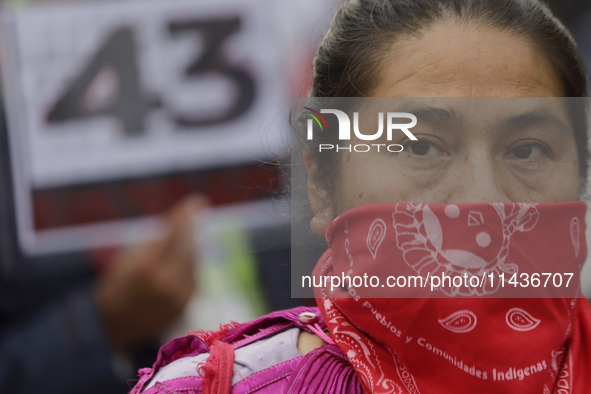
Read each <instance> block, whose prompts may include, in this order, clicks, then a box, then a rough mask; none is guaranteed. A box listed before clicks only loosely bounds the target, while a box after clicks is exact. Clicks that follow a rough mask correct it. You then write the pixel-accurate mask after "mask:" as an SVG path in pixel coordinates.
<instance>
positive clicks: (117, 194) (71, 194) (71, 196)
mask: <svg viewBox="0 0 591 394" xmlns="http://www.w3.org/2000/svg"><path fill="white" fill-rule="evenodd" d="M280 178H281V168H280V167H279V166H278V165H275V164H266V165H258V164H257V165H250V166H243V167H232V168H224V169H215V170H208V171H201V172H192V173H184V174H175V175H168V176H159V177H150V178H143V179H134V180H127V181H114V182H105V183H100V184H92V185H84V186H69V187H60V188H55V189H43V190H35V191H33V209H34V218H35V228H36V229H37V230H48V229H56V228H61V227H68V226H73V225H82V224H93V223H99V222H104V221H110V220H121V219H129V218H136V217H141V216H148V215H156V214H161V213H164V212H166V211H168V210H169V209H170V208H171V207H172V206H173V205H174V204H175V203H177V202H178V201H179V200H181V199H182V198H184V197H186V196H188V195H190V194H195V193H203V194H205V195H206V196H207V197H208V198H209V200H210V201H211V203H212V204H213V205H226V204H233V203H238V202H243V201H249V200H255V199H261V198H265V197H270V196H272V195H273V194H274V191H276V190H277V189H278V188H279V185H280Z"/></svg>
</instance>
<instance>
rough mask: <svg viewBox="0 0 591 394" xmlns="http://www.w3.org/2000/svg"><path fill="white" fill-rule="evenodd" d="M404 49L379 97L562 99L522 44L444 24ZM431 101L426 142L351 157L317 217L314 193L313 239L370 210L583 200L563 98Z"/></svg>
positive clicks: (551, 76) (537, 56)
mask: <svg viewBox="0 0 591 394" xmlns="http://www.w3.org/2000/svg"><path fill="white" fill-rule="evenodd" d="M401 41H403V43H402V44H397V45H395V46H393V47H392V48H391V50H390V51H389V52H388V53H387V54H386V55H385V56H384V58H383V61H382V68H381V70H380V71H379V72H378V80H377V83H376V86H375V88H374V91H373V92H372V94H371V95H372V96H373V97H434V98H437V97H439V98H440V97H468V98H469V97H562V96H564V93H563V89H562V86H561V83H560V81H559V79H558V78H557V76H556V75H555V72H554V70H553V68H552V66H551V65H550V63H549V61H548V60H547V59H546V57H545V56H544V55H543V54H542V53H541V52H539V51H538V50H537V49H535V48H534V47H533V46H532V45H530V44H529V43H528V42H527V41H525V40H524V39H523V38H520V37H515V36H512V35H510V34H508V33H505V32H502V31H499V30H496V29H492V28H485V27H474V26H472V27H467V26H459V25H453V24H440V25H436V26H434V27H433V28H431V29H430V30H428V31H426V32H424V34H423V35H422V36H421V37H420V38H415V37H413V38H410V39H406V40H401ZM444 101H445V103H444ZM426 102H427V101H424V100H423V101H421V103H423V106H424V103H426ZM431 102H432V105H429V106H430V107H434V108H431V109H432V111H430V112H429V111H426V112H427V113H430V115H428V116H425V117H420V116H419V117H418V118H419V121H418V124H417V126H416V127H414V128H413V129H412V132H413V134H414V135H415V136H416V137H417V138H418V141H410V140H409V139H408V138H406V136H405V135H404V134H403V133H399V134H400V135H399V136H397V138H398V140H393V141H392V143H398V144H401V145H403V146H404V151H403V152H401V153H394V154H393V153H387V152H386V153H383V152H382V153H377V152H376V153H357V154H356V153H351V154H350V153H348V152H343V156H341V158H340V160H341V164H340V165H341V167H340V179H339V182H338V188H337V196H338V197H337V198H336V201H334V205H333V206H332V207H326V208H324V209H314V208H315V207H319V206H320V205H319V204H317V201H315V200H317V199H318V198H319V195H320V194H319V193H318V191H317V190H316V189H315V188H314V187H311V188H310V198H311V202H312V207H313V210H314V214H315V217H314V219H313V220H312V229H313V230H314V231H315V232H317V233H320V234H322V233H324V230H325V228H326V225H327V224H328V222H329V221H330V220H331V219H332V218H333V217H334V215H335V214H340V213H342V212H344V211H347V210H349V209H351V208H354V207H357V206H361V205H367V204H376V203H393V202H400V203H419V202H421V203H427V202H428V203H482V202H556V201H572V200H577V199H578V198H579V175H578V174H579V162H578V159H577V150H576V145H575V139H574V134H573V132H572V129H571V127H570V122H569V118H568V114H567V112H566V110H565V109H564V107H563V106H562V105H559V104H557V103H558V102H559V100H556V99H531V100H529V99H528V100H521V101H519V100H517V102H518V103H519V104H518V105H516V104H515V103H516V101H515V99H513V100H511V99H508V100H499V99H478V100H472V101H470V100H453V99H452V100H448V101H446V100H437V99H434V100H431ZM433 109H435V110H433ZM458 114H459V116H457V115H458ZM474 114H476V115H474ZM516 119H517V120H521V123H520V122H519V121H516ZM524 119H525V120H527V121H526V122H525V123H524V122H523V120H524ZM511 122H513V123H511ZM528 122H529V123H528ZM511 125H512V126H511ZM374 130H375V129H374ZM363 142H364V141H354V140H352V141H351V143H352V144H355V143H363Z"/></svg>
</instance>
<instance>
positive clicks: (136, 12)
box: [1, 0, 288, 251]
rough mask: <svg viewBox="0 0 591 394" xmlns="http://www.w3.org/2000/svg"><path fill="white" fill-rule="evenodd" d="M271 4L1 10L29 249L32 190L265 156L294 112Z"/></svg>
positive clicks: (152, 3)
mask: <svg viewBox="0 0 591 394" xmlns="http://www.w3.org/2000/svg"><path fill="white" fill-rule="evenodd" d="M268 9H269V7H267V6H266V3H265V2H264V1H262V0H261V1H257V0H254V1H243V0H224V1H219V0H201V1H194V0H157V1H156V0H139V1H135V0H134V1H126V2H120V1H117V2H111V1H100V2H96V3H88V2H82V3H71V2H68V3H65V4H53V5H51V4H48V5H36V6H33V7H28V8H15V9H10V8H7V9H5V10H3V12H2V17H3V19H2V33H1V36H2V38H3V41H4V42H3V53H2V57H1V59H2V61H3V64H2V71H3V80H4V90H5V97H6V99H5V100H6V106H7V112H8V121H9V136H10V142H11V151H12V155H13V168H14V173H15V176H14V178H15V182H16V188H17V190H16V200H17V205H18V206H17V210H18V223H19V231H20V233H21V241H22V243H23V244H24V245H23V246H24V247H25V249H26V250H28V251H35V250H39V248H38V245H37V246H34V244H35V243H36V242H37V241H38V239H36V238H35V237H36V235H35V231H34V230H33V229H34V223H33V214H32V212H31V210H32V208H31V196H30V194H31V190H32V189H47V188H57V187H61V186H71V185H75V184H87V183H93V182H101V181H108V180H113V179H119V178H133V177H142V176H149V175H154V174H159V173H162V174H166V173H172V172H175V171H185V170H197V169H202V168H210V167H216V166H226V165H239V164H241V163H252V162H253V161H254V160H257V159H265V158H266V156H267V153H268V152H269V151H270V150H271V151H272V148H273V144H274V143H277V142H278V141H281V139H282V138H281V137H280V136H279V134H280V130H282V131H286V127H285V124H280V120H279V119H282V117H286V116H284V115H285V108H287V107H288V106H287V105H286V102H287V100H286V99H287V97H286V96H287V94H288V93H286V92H284V89H283V86H284V84H283V83H282V79H281V73H280V60H281V59H280V56H279V51H278V48H279V45H278V44H279V43H278V42H275V41H274V35H273V34H269V32H270V31H272V28H273V27H272V26H270V25H269V23H270V21H271V20H272V17H271V15H269V11H268ZM37 235H38V234H37ZM77 235H78V236H80V234H79V233H78V234H77ZM64 236H65V235H63V236H62V235H60V237H62V238H63V237H64ZM34 238H35V239H34ZM41 249H43V248H41Z"/></svg>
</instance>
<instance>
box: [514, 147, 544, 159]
mask: <svg viewBox="0 0 591 394" xmlns="http://www.w3.org/2000/svg"><path fill="white" fill-rule="evenodd" d="M545 151H546V149H545V148H544V147H543V146H541V145H538V144H527V145H521V146H519V147H517V148H515V149H513V150H512V151H510V152H509V153H507V155H506V157H509V158H512V159H520V160H528V159H530V160H531V159H536V158H538V157H539V156H541V155H542V154H544V153H545Z"/></svg>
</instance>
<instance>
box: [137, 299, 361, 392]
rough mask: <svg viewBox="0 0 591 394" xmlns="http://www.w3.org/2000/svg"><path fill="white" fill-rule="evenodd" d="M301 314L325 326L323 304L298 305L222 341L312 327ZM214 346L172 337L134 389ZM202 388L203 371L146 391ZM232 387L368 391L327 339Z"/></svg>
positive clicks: (236, 342) (237, 342)
mask: <svg viewBox="0 0 591 394" xmlns="http://www.w3.org/2000/svg"><path fill="white" fill-rule="evenodd" d="M302 313H312V314H314V315H316V317H317V319H318V322H317V323H318V324H319V326H320V328H322V329H325V328H326V325H325V324H324V321H323V320H322V318H321V316H320V311H319V310H318V308H307V307H299V308H294V309H289V310H285V311H279V312H273V313H271V314H269V315H266V316H263V317H261V318H259V319H256V320H253V321H252V322H249V323H245V324H240V325H238V326H236V327H233V328H230V329H229V330H228V332H227V334H226V336H225V338H223V339H222V340H223V341H224V342H226V343H229V344H230V345H231V346H232V348H233V349H238V348H240V347H242V346H245V345H248V344H250V343H253V342H255V341H257V340H260V339H264V338H267V337H270V336H272V335H275V334H277V333H279V332H281V331H284V330H287V329H289V328H292V327H298V328H300V329H303V330H308V331H309V328H308V324H304V323H302V322H301V321H300V316H301V314H302ZM210 350H211V349H210V348H209V347H208V346H207V345H206V341H204V340H203V339H202V338H200V337H198V336H197V335H195V334H189V335H187V336H184V337H181V338H176V339H173V340H172V341H170V342H169V343H167V344H166V345H164V346H163V347H162V348H161V349H160V352H159V353H158V358H157V360H156V362H155V363H154V366H153V367H152V368H143V369H140V370H139V377H140V379H139V381H138V383H137V384H136V386H135V387H134V388H133V390H131V392H130V394H139V393H141V392H142V390H143V388H144V386H146V385H147V382H149V381H150V379H151V378H152V376H154V374H155V373H156V372H157V371H158V370H159V369H160V368H162V367H163V366H165V365H168V364H170V363H171V362H173V361H174V360H177V359H179V358H181V357H188V356H194V355H196V354H201V353H209V352H210ZM202 392H203V379H202V378H201V377H198V376H189V377H183V378H177V379H173V380H168V381H163V382H157V383H156V384H155V385H154V386H152V387H151V388H149V389H148V390H146V391H144V393H146V394H154V393H167V394H169V393H183V394H192V393H202ZM231 392H232V393H234V394H247V393H248V394H254V393H257V394H258V393H269V394H281V393H293V394H295V393H343V394H345V393H347V394H361V393H363V390H362V389H361V385H360V383H359V380H358V379H357V376H356V374H355V370H354V369H353V367H352V366H351V364H350V363H349V361H348V360H347V358H346V357H345V355H344V354H343V353H342V352H341V350H340V349H339V348H338V347H337V346H335V345H330V344H326V345H324V346H321V347H319V348H317V349H314V350H313V351H311V352H310V353H308V354H306V355H304V356H299V357H295V358H293V359H291V360H288V361H286V362H283V363H280V364H276V365H273V366H272V367H270V368H267V369H265V370H263V371H259V372H257V373H254V374H252V375H249V376H247V377H246V378H244V379H242V380H240V381H239V382H238V383H236V384H235V385H234V386H232V391H231Z"/></svg>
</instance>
